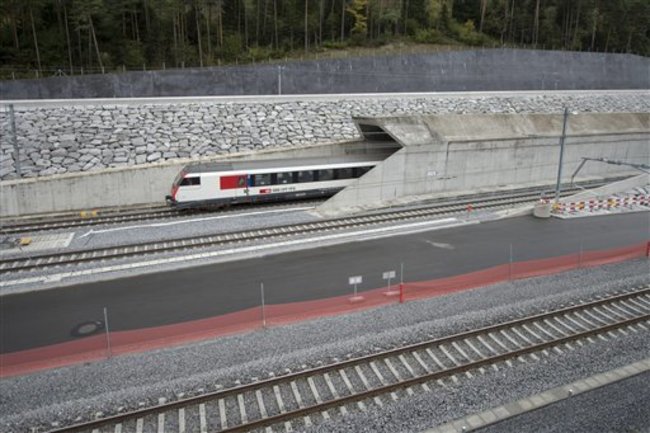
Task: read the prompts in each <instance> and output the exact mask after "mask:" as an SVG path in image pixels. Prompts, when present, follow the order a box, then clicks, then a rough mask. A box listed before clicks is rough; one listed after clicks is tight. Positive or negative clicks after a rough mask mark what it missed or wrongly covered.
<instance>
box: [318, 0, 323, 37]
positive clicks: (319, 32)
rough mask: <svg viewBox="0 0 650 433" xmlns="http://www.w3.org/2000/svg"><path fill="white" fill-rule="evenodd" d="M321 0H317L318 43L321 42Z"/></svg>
mask: <svg viewBox="0 0 650 433" xmlns="http://www.w3.org/2000/svg"><path fill="white" fill-rule="evenodd" d="M323 14H324V11H323V0H318V45H322V44H323Z"/></svg>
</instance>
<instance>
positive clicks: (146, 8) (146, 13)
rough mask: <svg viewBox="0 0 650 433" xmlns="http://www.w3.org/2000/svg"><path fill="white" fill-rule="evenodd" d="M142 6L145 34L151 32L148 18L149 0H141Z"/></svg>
mask: <svg viewBox="0 0 650 433" xmlns="http://www.w3.org/2000/svg"><path fill="white" fill-rule="evenodd" d="M142 7H143V9H144V26H145V27H144V29H145V31H146V33H147V35H149V34H151V20H150V18H149V1H148V0H143V4H142Z"/></svg>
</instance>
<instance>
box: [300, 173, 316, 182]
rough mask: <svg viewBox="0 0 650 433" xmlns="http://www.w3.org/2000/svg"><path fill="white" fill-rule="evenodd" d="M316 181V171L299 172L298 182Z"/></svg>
mask: <svg viewBox="0 0 650 433" xmlns="http://www.w3.org/2000/svg"><path fill="white" fill-rule="evenodd" d="M313 181H314V172H313V171H311V170H310V171H299V172H298V182H301V183H304V182H313Z"/></svg>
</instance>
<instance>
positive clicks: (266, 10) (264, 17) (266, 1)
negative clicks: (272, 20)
mask: <svg viewBox="0 0 650 433" xmlns="http://www.w3.org/2000/svg"><path fill="white" fill-rule="evenodd" d="M268 14H269V0H264V11H263V12H262V39H263V40H264V45H266V43H267V39H266V36H267V32H266V25H267V17H268Z"/></svg>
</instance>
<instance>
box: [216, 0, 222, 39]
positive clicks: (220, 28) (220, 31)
mask: <svg viewBox="0 0 650 433" xmlns="http://www.w3.org/2000/svg"><path fill="white" fill-rule="evenodd" d="M217 6H218V7H219V9H217V14H218V16H217V25H218V26H219V46H220V47H223V4H222V3H221V0H219V1H218V2H217Z"/></svg>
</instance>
